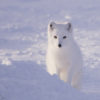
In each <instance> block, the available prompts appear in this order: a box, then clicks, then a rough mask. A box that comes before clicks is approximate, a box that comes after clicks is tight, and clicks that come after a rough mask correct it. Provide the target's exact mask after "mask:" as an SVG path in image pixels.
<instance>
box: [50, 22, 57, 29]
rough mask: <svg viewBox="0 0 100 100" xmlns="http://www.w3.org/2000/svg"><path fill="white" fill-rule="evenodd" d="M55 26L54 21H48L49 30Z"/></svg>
mask: <svg viewBox="0 0 100 100" xmlns="http://www.w3.org/2000/svg"><path fill="white" fill-rule="evenodd" d="M55 26H56V23H55V22H50V24H49V28H50V30H54V28H55Z"/></svg>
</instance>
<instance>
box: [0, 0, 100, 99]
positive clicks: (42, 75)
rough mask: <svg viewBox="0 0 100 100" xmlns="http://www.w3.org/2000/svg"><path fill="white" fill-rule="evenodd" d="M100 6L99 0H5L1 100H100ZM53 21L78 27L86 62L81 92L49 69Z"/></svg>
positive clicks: (0, 23)
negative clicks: (47, 59)
mask: <svg viewBox="0 0 100 100" xmlns="http://www.w3.org/2000/svg"><path fill="white" fill-rule="evenodd" d="M99 4H100V1H99V0H95V1H94V0H83V1H82V0H77V1H75V0H61V1H60V0H59V1H58V0H1V1H0V100H22V99H23V100H28V99H30V100H41V99H42V100H73V99H74V100H80V99H81V100H87V99H88V100H100V77H99V76H100V68H99V66H100V30H99V26H100V17H99V16H100V13H99V9H100V5H99ZM51 20H56V21H63V22H64V21H71V22H72V24H73V28H74V36H75V39H76V41H77V43H78V44H79V46H80V48H81V50H82V53H83V59H84V67H83V79H82V89H81V90H80V91H79V90H76V89H74V88H72V87H70V86H69V85H68V84H66V83H64V82H62V81H61V80H59V78H58V77H57V76H56V75H55V76H50V75H49V74H48V73H47V72H46V70H45V67H46V65H45V54H46V48H47V25H48V22H50V21H51Z"/></svg>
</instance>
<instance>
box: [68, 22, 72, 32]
mask: <svg viewBox="0 0 100 100" xmlns="http://www.w3.org/2000/svg"><path fill="white" fill-rule="evenodd" d="M67 30H68V31H69V32H72V24H71V23H67Z"/></svg>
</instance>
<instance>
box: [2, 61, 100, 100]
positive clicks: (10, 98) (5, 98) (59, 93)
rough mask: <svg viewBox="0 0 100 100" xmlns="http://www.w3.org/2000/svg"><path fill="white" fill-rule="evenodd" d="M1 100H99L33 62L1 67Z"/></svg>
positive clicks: (15, 63) (14, 63)
mask: <svg viewBox="0 0 100 100" xmlns="http://www.w3.org/2000/svg"><path fill="white" fill-rule="evenodd" d="M0 69H1V70H0V100H87V99H88V100H99V99H100V98H98V96H96V95H93V96H92V95H90V94H84V93H82V92H80V91H78V90H76V89H74V88H72V87H70V86H69V85H68V84H65V83H64V82H62V81H60V80H59V78H58V77H57V76H50V75H49V74H48V73H47V72H46V71H45V70H44V69H43V68H42V67H40V65H37V64H35V63H33V62H13V64H12V65H11V67H7V66H5V65H1V66H0Z"/></svg>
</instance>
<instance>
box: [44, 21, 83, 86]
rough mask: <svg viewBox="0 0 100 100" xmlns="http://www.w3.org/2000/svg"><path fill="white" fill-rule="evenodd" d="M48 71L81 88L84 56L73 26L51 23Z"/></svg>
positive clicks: (49, 26)
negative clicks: (75, 38) (74, 36)
mask: <svg viewBox="0 0 100 100" xmlns="http://www.w3.org/2000/svg"><path fill="white" fill-rule="evenodd" d="M46 63H47V71H48V72H49V73H50V74H51V75H54V74H57V75H58V76H59V78H60V79H61V80H63V81H64V82H68V83H69V84H71V85H72V86H73V87H75V88H80V79H81V74H82V56H81V52H80V49H79V47H78V45H77V44H76V42H75V40H74V39H73V31H72V24H71V23H69V22H67V23H56V22H51V23H50V24H49V25H48V49H47V56H46Z"/></svg>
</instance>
